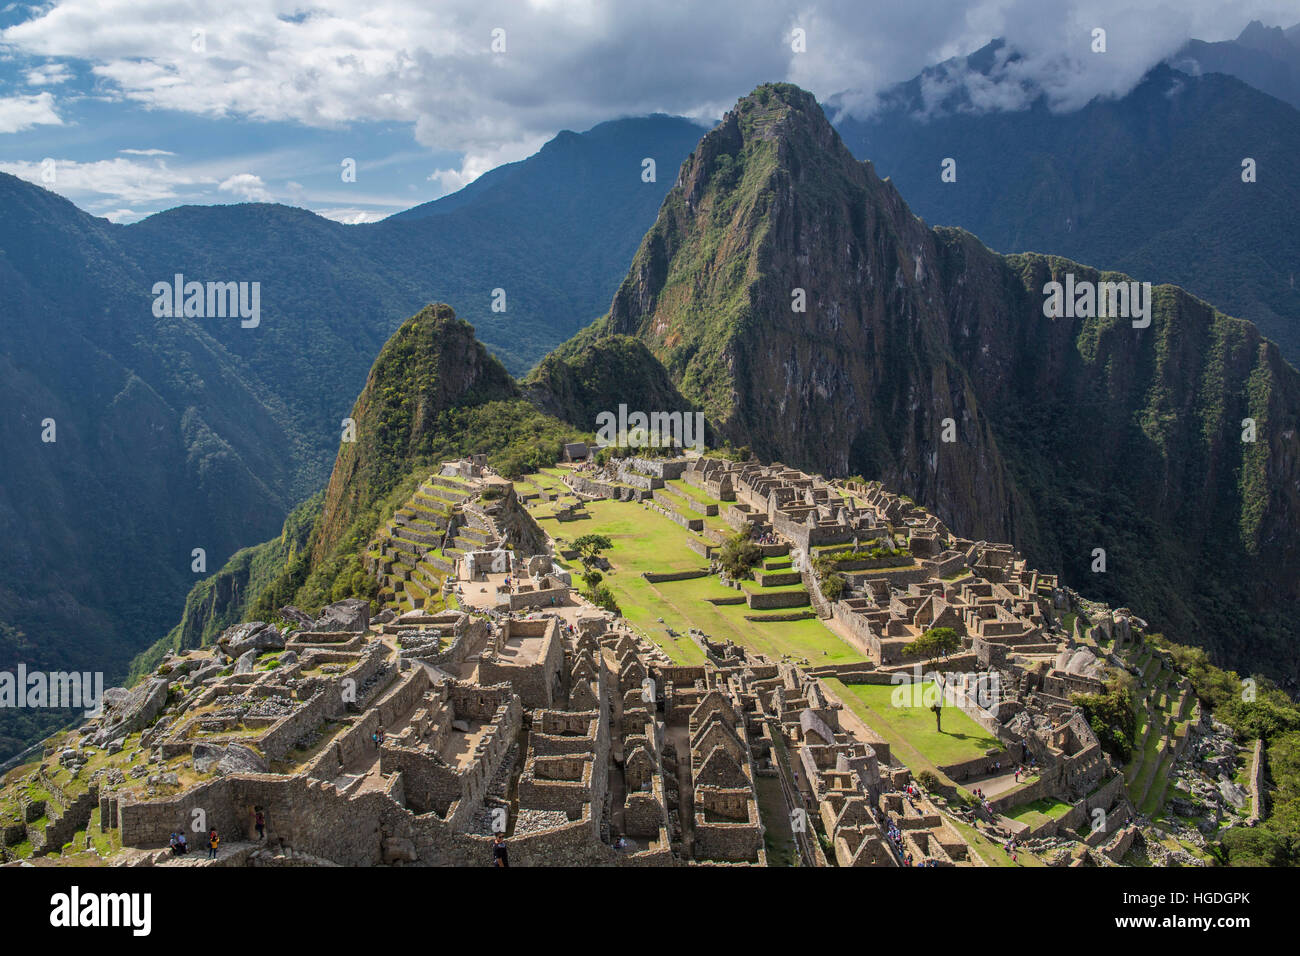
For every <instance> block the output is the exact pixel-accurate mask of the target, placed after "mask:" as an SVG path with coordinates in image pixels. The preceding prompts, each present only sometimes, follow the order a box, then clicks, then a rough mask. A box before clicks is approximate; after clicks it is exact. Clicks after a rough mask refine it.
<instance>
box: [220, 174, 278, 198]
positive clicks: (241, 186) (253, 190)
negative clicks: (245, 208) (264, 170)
mask: <svg viewBox="0 0 1300 956" xmlns="http://www.w3.org/2000/svg"><path fill="white" fill-rule="evenodd" d="M217 189H218V190H220V191H221V192H223V193H231V194H233V195H235V196H238V197H239V198H241V199H245V200H247V201H248V202H270V200H271V194H270V192H269V191H267V188H266V183H264V182H262V177H261V176H254V175H253V174H252V173H238V174H236V175H234V176H231V177H230V178H229V179H227V180H225V181H224V182H222V183H221V185H219V186H218V187H217Z"/></svg>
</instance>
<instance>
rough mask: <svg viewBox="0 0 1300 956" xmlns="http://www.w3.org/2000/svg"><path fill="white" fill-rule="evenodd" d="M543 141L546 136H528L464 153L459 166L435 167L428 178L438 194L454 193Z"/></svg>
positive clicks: (531, 151) (536, 148) (519, 156)
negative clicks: (439, 190)
mask: <svg viewBox="0 0 1300 956" xmlns="http://www.w3.org/2000/svg"><path fill="white" fill-rule="evenodd" d="M545 142H546V137H543V136H536V137H528V138H526V139H524V140H521V141H517V142H509V143H505V144H503V145H501V146H498V147H496V148H495V149H486V150H480V151H476V152H472V153H466V154H465V155H464V157H462V159H461V163H460V165H459V166H457V167H456V168H454V169H435V170H434V171H433V172H432V173H430V174H429V180H430V181H431V182H435V183H437V184H438V186H439V188H440V189H441V192H440V193H439V195H446V194H447V193H454V192H455V191H456V190H458V189H461V188H462V187H464V186H468V185H469V184H470V183H472V182H473V181H474V180H476V179H478V178H479V177H480V176H482V175H483V174H484V173H486V172H488V171H489V170H492V169H496V168H497V167H498V166H501V165H504V164H505V163H514V162H518V161H519V160H521V159H526V158H528V157H529V156H531V155H533V153H535V152H537V151H538V150H539V149H541V148H542V146H543V145H545Z"/></svg>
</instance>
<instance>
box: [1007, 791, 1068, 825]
mask: <svg viewBox="0 0 1300 956" xmlns="http://www.w3.org/2000/svg"><path fill="white" fill-rule="evenodd" d="M1069 812H1070V805H1069V804H1068V803H1064V802H1062V801H1060V800H1057V799H1056V798H1054V797H1044V798H1043V799H1041V800H1031V801H1030V802H1029V803H1023V804H1021V805H1020V806H1018V807H1016V808H1015V809H1014V810H1008V811H1007V813H1006V814H1005V815H1006V816H1008V817H1010V818H1011V819H1012V820H1016V821H1018V822H1020V823H1025V824H1028V825H1029V826H1030V827H1031V828H1033V829H1035V830H1036V829H1038V828H1039V827H1041V826H1042V825H1043V824H1044V823H1047V822H1048V821H1049V820H1059V819H1060V818H1061V817H1063V816H1065V815H1066V814H1067V813H1069Z"/></svg>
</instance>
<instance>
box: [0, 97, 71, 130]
mask: <svg viewBox="0 0 1300 956" xmlns="http://www.w3.org/2000/svg"><path fill="white" fill-rule="evenodd" d="M62 125H63V120H62V119H61V118H60V117H59V114H58V113H57V112H55V110H54V96H53V95H52V94H50V93H36V94H34V95H32V96H7V97H0V133H18V132H21V131H23V130H25V129H31V128H32V127H33V126H62Z"/></svg>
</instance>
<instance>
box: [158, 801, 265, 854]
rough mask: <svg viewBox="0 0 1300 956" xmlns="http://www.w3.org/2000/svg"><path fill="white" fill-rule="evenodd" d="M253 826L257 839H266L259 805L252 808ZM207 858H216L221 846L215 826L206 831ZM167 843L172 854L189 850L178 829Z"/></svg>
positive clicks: (262, 812) (184, 852)
mask: <svg viewBox="0 0 1300 956" xmlns="http://www.w3.org/2000/svg"><path fill="white" fill-rule="evenodd" d="M253 826H254V828H256V830H257V838H258V840H265V839H266V812H265V811H264V810H263V809H262V808H261V807H254V808H253ZM207 844H208V859H209V860H215V859H216V858H217V850H218V849H220V847H221V837H220V836H219V835H218V834H217V828H216V827H213V828H212V829H210V830H209V831H208V836H207ZM167 845H168V846H169V847H170V848H171V851H172V856H184V855H185V854H187V853H189V852H190V844H189V841H188V840H186V839H185V832H184V831H183V830H182V831H179V832H177V833H173V834H171V835H170V837H169V838H168V841H167Z"/></svg>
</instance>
